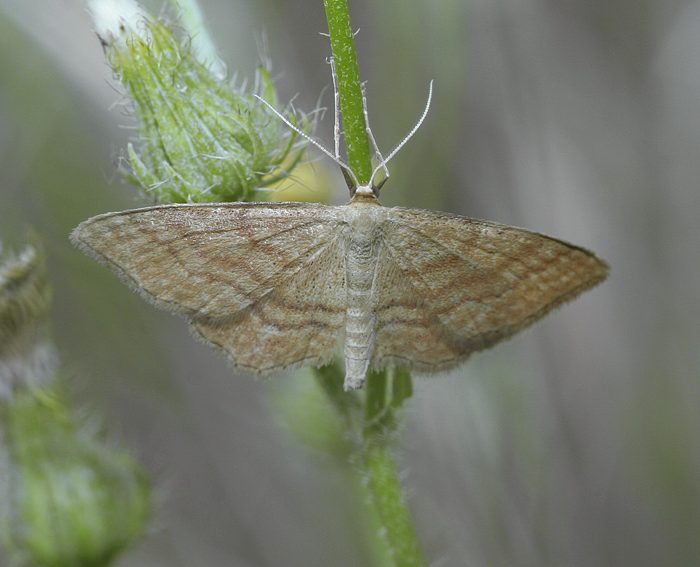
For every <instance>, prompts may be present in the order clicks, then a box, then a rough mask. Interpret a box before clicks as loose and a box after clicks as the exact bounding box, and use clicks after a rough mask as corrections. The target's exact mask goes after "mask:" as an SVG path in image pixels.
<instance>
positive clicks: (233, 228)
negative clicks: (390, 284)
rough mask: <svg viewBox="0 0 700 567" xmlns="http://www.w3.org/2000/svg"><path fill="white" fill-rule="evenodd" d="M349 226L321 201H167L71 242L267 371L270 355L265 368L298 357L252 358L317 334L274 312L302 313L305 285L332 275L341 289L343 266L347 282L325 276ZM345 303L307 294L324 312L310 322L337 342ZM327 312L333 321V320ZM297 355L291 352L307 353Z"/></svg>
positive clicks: (103, 223)
mask: <svg viewBox="0 0 700 567" xmlns="http://www.w3.org/2000/svg"><path fill="white" fill-rule="evenodd" d="M340 222H341V221H340V220H339V215H338V213H337V212H336V208H335V207H328V206H324V205H319V204H302V203H274V204H272V203H230V204H229V203H221V204H214V205H165V206H159V207H147V208H144V209H136V210H132V211H124V212H120V213H109V214H106V215H100V216H98V217H94V218H92V219H89V220H87V221H85V222H84V223H82V224H81V225H80V226H78V228H76V229H75V231H74V232H73V234H72V235H71V238H72V240H73V242H74V243H75V244H76V245H78V246H79V247H80V248H81V249H82V250H83V251H85V252H87V253H88V254H89V255H91V256H93V257H95V258H96V259H97V260H99V261H101V262H103V263H104V264H106V265H107V266H108V267H110V268H111V269H113V270H114V271H115V272H116V273H117V274H118V275H119V276H121V277H122V279H124V280H125V281H126V282H127V283H128V284H130V285H131V286H132V287H133V288H134V289H136V290H137V291H138V292H140V293H141V294H142V295H144V296H145V297H146V298H148V299H150V300H152V301H153V302H154V303H155V304H156V305H158V306H160V307H163V308H165V309H169V310H171V311H174V312H177V313H180V314H183V315H185V316H186V317H188V318H189V319H191V323H192V326H193V327H194V329H195V330H196V331H197V333H198V334H199V335H201V336H202V337H203V338H204V339H205V340H208V341H210V342H212V343H214V344H216V345H219V346H221V347H222V348H223V349H224V350H226V351H227V352H228V354H229V355H230V357H231V359H232V361H233V363H234V364H235V365H240V366H245V367H249V369H250V370H253V371H255V370H258V371H264V369H262V368H261V367H260V365H261V364H262V360H263V358H264V361H265V364H266V369H267V367H270V368H269V369H275V368H278V367H280V368H281V367H285V366H288V365H289V364H292V363H294V362H295V361H294V360H292V361H290V360H288V357H286V355H285V352H284V348H282V347H281V346H279V348H277V349H274V350H271V351H269V352H266V353H264V356H263V357H262V358H260V359H257V358H254V359H252V360H255V361H258V362H255V363H251V362H250V360H248V359H245V358H244V357H246V356H252V354H251V353H253V352H259V351H260V349H261V348H263V349H264V348H265V347H264V346H263V347H260V345H267V346H270V345H271V344H272V343H274V344H276V345H281V341H283V340H284V339H285V338H287V339H288V340H289V341H290V344H295V343H294V341H295V340H296V337H299V339H301V340H302V341H303V340H305V338H306V337H307V336H311V334H310V333H309V332H308V329H306V330H304V332H303V333H302V332H301V331H300V330H299V329H296V328H295V326H294V325H295V324H296V323H297V322H298V318H297V319H296V320H294V321H293V322H289V321H291V320H286V317H288V316H290V311H278V312H276V313H271V312H270V310H271V308H273V306H278V307H280V306H282V307H284V306H285V305H286V304H284V305H283V303H284V301H289V303H290V305H288V306H287V307H289V308H291V309H292V310H294V309H295V308H297V307H298V306H295V305H291V304H292V303H293V302H295V301H298V300H299V299H300V298H301V295H300V294H298V293H297V290H298V288H299V286H300V285H302V282H309V283H312V282H313V283H315V284H317V285H320V282H321V280H322V279H323V278H325V280H323V283H324V284H326V285H332V284H337V281H338V279H339V278H342V273H343V272H342V270H340V272H339V273H340V276H339V275H338V273H335V272H334V273H332V274H330V275H323V274H318V273H317V270H319V269H320V268H319V266H320V264H319V262H321V263H323V262H325V263H326V264H328V265H329V266H330V267H331V268H333V269H336V267H337V264H338V260H337V259H334V258H335V257H334V254H338V253H339V251H338V244H337V234H338V227H339V225H340ZM314 276H315V277H316V279H314ZM285 289H287V290H288V291H286V292H285ZM340 293H342V291H341V292H340ZM338 297H343V295H338V293H335V294H333V293H331V292H330V291H329V290H328V289H327V288H324V290H323V293H321V294H319V296H317V297H316V298H308V299H309V301H311V299H315V301H316V303H315V304H314V305H315V306H316V307H317V309H312V310H309V311H304V310H303V309H301V310H300V311H299V313H302V312H303V313H304V315H305V316H306V323H305V324H306V325H307V326H310V327H312V328H317V327H315V325H324V329H325V332H326V333H327V334H328V335H329V336H331V337H337V336H338V335H339V333H340V332H341V331H342V320H341V321H338V317H336V316H335V313H336V312H339V311H341V310H342V306H340V305H339V304H338ZM272 298H276V299H275V300H273V299H272ZM324 308H325V309H326V310H327V311H328V312H332V313H333V314H334V315H333V316H332V317H325V316H324V314H325V312H324V311H323V309H324ZM253 314H257V315H258V318H257V319H255V316H254V315H253ZM262 317H267V319H263V318H262ZM254 321H257V323H255V322H254ZM266 322H267V323H270V324H269V325H267V324H265V323H266ZM287 323H288V324H287ZM285 325H286V326H285ZM237 334H241V335H243V336H242V338H237V337H236V335H237ZM270 334H271V335H274V337H276V339H275V340H276V341H277V342H275V340H273V337H272V336H271V335H270ZM244 342H245V344H243V343H244ZM330 342H332V341H330V340H329V339H328V338H324V340H319V341H317V342H314V343H312V344H310V345H308V353H307V358H308V359H310V360H312V359H315V358H317V359H319V360H320V359H323V360H326V359H327V358H328V357H329V356H330V354H329V353H327V352H326V351H327V350H328V346H329V344H330ZM246 349H247V350H246ZM256 349H257V350H256ZM244 350H245V352H244ZM292 351H294V349H291V350H290V353H291V354H290V356H297V355H298V352H292ZM260 352H261V351H260ZM239 359H240V360H239ZM244 360H245V361H247V362H245V361H244ZM273 367H274V368H273Z"/></svg>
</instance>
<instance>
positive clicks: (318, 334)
mask: <svg viewBox="0 0 700 567" xmlns="http://www.w3.org/2000/svg"><path fill="white" fill-rule="evenodd" d="M343 251H344V246H343V244H342V241H341V239H340V238H339V236H338V235H337V234H336V235H335V236H334V238H333V239H332V240H331V241H330V242H329V243H327V244H326V245H325V246H324V247H322V248H318V249H316V250H314V251H312V252H311V253H310V254H309V256H308V257H307V258H306V259H305V261H304V262H303V263H302V264H300V266H299V268H300V269H297V270H293V271H287V272H285V273H284V274H281V278H282V281H280V282H279V285H278V286H277V287H276V288H275V289H273V290H272V291H271V292H270V293H268V294H267V295H265V296H264V297H263V298H262V299H260V300H259V301H256V302H255V303H252V304H250V305H249V306H248V307H246V308H245V309H243V310H242V311H240V312H239V313H238V314H237V315H236V316H235V317H234V318H232V319H230V320H224V321H222V320H216V319H196V320H195V321H193V322H192V326H193V328H194V329H195V330H196V331H197V332H198V333H199V334H200V335H201V336H202V337H204V339H206V340H207V341H209V342H211V343H213V344H215V345H217V346H219V347H221V348H222V349H224V350H225V351H226V352H227V353H228V355H229V357H230V358H231V360H232V361H233V362H234V364H235V365H236V366H239V367H241V368H243V369H245V370H246V371H248V372H254V373H259V374H267V373H271V372H275V371H277V370H281V369H283V368H295V367H298V366H302V365H313V366H321V365H323V364H327V363H328V362H330V360H331V358H332V356H333V353H334V352H335V351H336V350H337V348H338V346H339V344H338V343H339V341H340V339H341V337H342V334H343V329H344V321H345V310H346V305H347V303H346V292H345V260H344V253H343Z"/></svg>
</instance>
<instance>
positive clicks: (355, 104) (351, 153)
mask: <svg viewBox="0 0 700 567" xmlns="http://www.w3.org/2000/svg"><path fill="white" fill-rule="evenodd" d="M323 4H324V5H325V7H326V19H327V20H328V33H329V35H330V41H331V52H332V53H333V60H334V61H335V72H336V77H337V86H338V94H339V96H340V114H341V116H342V124H343V136H344V137H345V151H346V152H347V155H348V165H349V166H350V169H352V171H353V173H354V174H355V175H356V176H357V180H358V181H359V182H360V183H369V178H370V176H371V175H372V161H371V158H370V151H369V141H368V139H367V125H366V123H365V115H364V112H363V108H362V88H361V86H360V72H359V69H358V66H357V54H356V52H355V40H354V38H353V33H352V28H351V27H350V12H349V10H348V5H347V2H346V0H323Z"/></svg>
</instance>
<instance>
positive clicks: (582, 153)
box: [0, 0, 700, 567]
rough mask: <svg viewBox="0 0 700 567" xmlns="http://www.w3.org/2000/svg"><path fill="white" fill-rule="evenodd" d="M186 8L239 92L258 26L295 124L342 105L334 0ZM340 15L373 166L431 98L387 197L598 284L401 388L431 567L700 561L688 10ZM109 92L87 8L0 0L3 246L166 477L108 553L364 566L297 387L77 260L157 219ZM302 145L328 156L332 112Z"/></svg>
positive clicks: (698, 43) (529, 1)
mask: <svg viewBox="0 0 700 567" xmlns="http://www.w3.org/2000/svg"><path fill="white" fill-rule="evenodd" d="M146 6H147V7H149V8H150V9H151V11H152V12H153V13H158V12H159V11H160V10H161V9H162V3H160V2H150V3H146ZM201 6H202V9H203V11H204V13H205V17H206V20H207V22H208V23H209V25H210V28H211V32H212V34H213V36H214V38H215V40H216V41H217V43H218V46H219V48H220V53H221V55H222V57H223V59H224V60H225V61H226V62H227V64H228V68H229V74H233V73H234V72H235V73H237V74H238V76H239V77H241V78H242V77H250V78H252V76H253V73H254V70H255V67H256V65H257V63H258V61H259V58H258V53H259V49H258V46H259V44H260V39H261V38H262V37H263V36H265V37H266V38H267V44H268V47H267V53H268V55H269V57H270V58H271V60H272V62H273V72H274V74H275V76H276V77H277V86H278V88H279V91H280V97H281V100H283V101H286V100H289V99H291V98H292V97H294V96H296V97H297V98H296V99H295V106H297V107H298V108H300V109H303V110H311V109H313V108H314V106H315V105H316V101H317V100H318V97H319V94H320V93H321V92H322V91H323V89H324V88H325V89H326V90H325V95H324V97H323V98H322V99H321V101H322V104H325V105H326V106H327V105H330V104H332V96H331V90H329V87H330V85H331V79H330V70H329V67H328V65H327V64H326V58H327V57H328V55H329V53H330V48H329V46H328V44H327V38H324V37H323V36H322V35H320V32H323V31H325V29H326V26H325V17H324V11H323V5H322V2H321V0H255V1H253V0H201ZM350 8H351V13H352V18H353V22H354V25H355V26H357V27H359V28H360V32H359V35H358V36H357V42H358V50H359V61H360V70H361V75H362V77H363V78H364V79H366V80H367V81H368V86H367V94H368V106H369V113H370V120H371V124H372V127H373V131H374V134H375V137H376V138H377V140H378V143H379V145H380V147H381V148H383V149H384V150H385V151H387V150H389V149H391V148H392V147H393V146H394V144H395V143H396V142H397V141H398V140H400V139H401V137H402V136H403V135H404V134H405V133H406V132H407V131H408V129H409V128H410V127H411V126H412V125H413V123H414V122H415V120H416V119H417V117H418V116H419V114H420V111H421V109H422V107H423V105H424V103H425V99H426V96H427V87H428V82H429V81H430V79H434V80H435V95H434V101H433V107H432V110H431V112H430V115H429V116H428V119H427V120H426V123H425V125H424V126H423V127H422V129H421V131H420V132H419V133H418V135H417V136H416V137H415V138H414V140H413V141H412V142H411V143H410V144H409V145H408V146H407V147H406V148H405V149H404V150H403V151H402V152H401V153H400V154H399V155H398V156H397V157H396V158H395V160H394V161H393V163H392V168H391V180H390V182H389V183H388V184H387V185H386V186H385V188H384V190H383V192H382V201H383V203H384V204H386V205H398V204H400V205H404V206H412V207H423V208H434V209H442V210H446V211H450V212H454V213H459V214H463V215H468V216H473V217H479V218H487V219H492V220H496V221H499V222H503V223H507V224H512V225H516V226H523V227H527V228H529V229H532V230H536V231H538V232H543V233H547V234H552V235H556V236H557V237H559V238H562V239H565V240H568V241H571V242H573V243H576V244H578V245H581V246H585V247H587V248H590V249H592V250H594V251H595V252H596V253H597V254H598V255H599V256H601V257H602V258H604V259H606V260H607V261H608V262H609V263H610V264H611V267H612V272H611V277H610V279H609V280H608V281H607V282H605V283H604V284H603V285H601V286H599V287H598V288H596V289H594V290H593V291H591V292H588V293H586V294H585V295H584V296H583V297H581V298H580V299H578V300H577V301H575V302H574V303H572V304H569V305H566V306H564V307H563V308H561V309H559V310H558V311H557V312H555V313H553V314H551V315H549V316H548V317H547V318H546V319H545V320H544V321H542V322H540V323H538V324H537V325H535V327H534V328H532V329H529V330H527V331H526V332H524V333H522V334H520V335H518V336H517V337H516V338H514V339H512V340H510V341H509V342H507V343H506V344H503V345H500V346H498V347H497V348H495V349H494V350H492V351H489V352H486V353H481V354H478V355H475V356H474V357H473V358H472V359H471V360H470V362H469V363H468V364H466V365H465V366H464V367H462V368H461V369H459V370H458V371H455V372H453V373H451V374H450V375H447V376H440V377H431V378H417V379H416V380H415V383H416V392H415V394H414V397H413V398H412V399H411V401H410V403H409V406H408V408H407V410H406V411H405V413H406V415H405V422H406V425H405V427H404V430H403V432H402V437H401V447H400V450H399V452H398V455H399V458H400V461H401V464H402V469H403V470H404V471H405V476H406V480H405V482H406V484H407V486H409V488H410V494H411V496H410V504H411V508H412V510H413V511H414V514H415V519H416V522H417V524H418V527H419V531H420V537H421V541H422V544H423V547H424V549H425V551H426V554H427V555H428V557H429V558H430V560H431V562H432V565H435V566H438V565H439V566H440V567H456V566H463V565H469V566H483V565H492V566H518V567H519V566H540V567H541V566H550V565H551V566H579V565H580V566H584V565H585V566H591V565H596V566H598V565H601V566H607V565H615V566H620V565H635V566H659V565H664V566H667V565H673V566H676V565H677V566H689V565H698V564H700V537H698V534H700V371H699V369H700V323H698V321H699V320H700V254H699V249H700V223H698V221H697V216H698V214H700V190H699V187H698V180H699V179H700V3H698V2H695V1H692V0H666V1H665V2H656V1H652V0H634V1H633V0H617V1H615V2H610V1H607V0H557V1H551V0H519V1H517V2H515V1H508V0H489V1H486V0H441V1H439V2H424V1H421V0H374V1H369V0H351V1H350ZM120 92H121V91H120V89H119V87H118V85H116V84H115V80H114V79H113V77H112V73H111V71H110V69H109V68H108V67H107V65H106V64H105V62H104V59H103V54H102V49H101V46H100V43H99V41H98V40H97V38H96V37H95V35H94V33H93V32H92V23H91V21H90V18H89V16H88V14H87V13H86V11H85V7H84V5H83V3H82V2H80V1H78V0H0V240H2V241H3V242H4V244H5V245H6V247H14V248H15V249H18V248H19V247H20V246H21V245H22V243H23V242H24V240H25V236H26V231H27V228H28V227H32V228H33V229H34V230H35V231H36V232H38V234H39V235H40V237H41V238H42V240H43V242H44V243H45V245H46V247H47V249H48V254H49V260H50V271H51V277H52V280H53V284H54V289H55V296H56V297H55V307H54V320H53V333H54V339H55V341H56V343H57V345H58V347H59V349H60V352H61V356H62V360H63V365H64V369H65V372H66V373H67V374H68V375H69V377H70V380H71V384H72V386H73V388H74V393H75V397H76V398H77V399H78V400H80V401H82V402H86V403H88V404H90V405H91V406H92V407H93V408H96V410H97V411H98V412H100V413H102V414H103V415H105V416H106V421H107V423H108V426H109V429H110V431H111V432H112V433H113V435H115V436H116V437H118V439H119V440H120V442H121V443H122V444H124V445H126V446H128V447H130V448H132V450H133V451H134V453H135V454H136V455H138V457H139V458H140V459H141V460H142V461H143V462H144V464H145V466H146V467H147V469H148V470H149V471H150V473H151V474H152V476H153V478H154V479H155V481H156V484H157V485H158V491H159V503H158V511H157V513H156V517H155V520H154V522H153V524H152V527H151V530H150V532H149V534H148V535H147V537H146V538H144V539H143V540H142V542H141V543H140V545H139V546H138V547H136V548H135V549H133V550H131V551H130V552H129V553H128V554H126V555H124V556H123V557H122V558H121V559H120V561H119V563H118V564H119V565H121V566H124V567H126V566H138V567H140V566H149V567H157V566H160V565H163V566H165V565H168V566H176V565H177V566H193V565H197V566H200V565H202V566H207V567H218V566H231V565H235V566H256V567H258V566H260V567H262V566H278V565H285V566H309V565H335V566H348V567H349V566H356V565H362V564H364V563H365V561H366V557H367V554H368V551H367V549H366V544H365V543H364V540H363V537H362V529H361V526H358V521H359V519H360V517H361V516H360V515H359V514H358V512H357V510H356V508H355V506H354V503H353V502H352V498H353V493H352V491H348V490H347V489H346V487H347V483H348V479H347V476H346V474H347V471H344V470H342V468H340V467H338V466H336V465H335V464H334V463H333V461H332V460H330V459H327V458H324V457H323V456H321V455H319V454H315V453H313V452H312V451H309V450H308V449H306V448H304V446H302V445H301V444H300V443H298V442H297V440H296V439H295V437H294V435H293V434H292V433H291V431H290V426H289V419H290V411H289V408H287V409H284V408H282V406H284V404H285V402H284V400H285V397H286V396H288V395H289V392H288V390H289V389H290V388H292V387H294V386H293V385H294V384H298V383H299V381H303V380H308V377H305V376H303V375H297V376H290V377H280V378H277V379H274V380H268V381H261V380H254V379H252V378H249V377H245V376H236V375H233V373H232V372H231V370H230V369H229V368H228V367H227V364H226V362H225V361H224V360H223V359H222V358H220V357H219V356H218V355H217V354H216V353H215V352H214V351H212V350H210V349H209V348H207V347H206V346H203V345H201V344H199V343H198V342H196V341H194V340H193V339H192V338H191V337H190V336H189V333H188V331H187V328H186V324H185V322H184V321H182V320H180V319H178V318H175V317H173V316H170V315H169V314H167V313H163V312H160V311H157V310H155V309H153V308H152V307H151V306H150V305H149V304H147V303H145V302H143V301H142V300H141V299H140V298H139V297H138V296H136V295H135V294H133V293H131V292H130V291H129V290H128V289H127V288H126V287H124V286H122V285H121V284H120V283H119V281H118V280H117V278H115V277H114V276H113V275H112V274H111V273H109V272H108V271H107V270H105V269H103V268H102V267H100V266H98V265H97V264H96V263H94V262H92V261H90V260H89V259H87V258H86V257H84V256H82V255H81V254H80V253H79V252H78V251H76V250H75V249H73V248H72V247H71V246H70V245H69V243H68V240H67V235H68V233H69V231H70V230H71V229H72V228H73V227H74V226H75V225H77V224H78V223H79V222H80V221H82V220H84V219H86V218H88V217H90V216H93V215H95V214H98V213H102V212H107V211H113V210H119V209H124V208H132V207H136V206H141V205H144V204H146V203H144V201H143V200H141V198H140V197H139V196H138V194H137V193H136V191H135V190H134V189H133V188H131V187H129V186H128V185H126V184H125V183H124V182H123V181H122V180H121V179H120V177H119V175H118V174H117V173H116V166H117V162H118V159H119V156H120V155H121V153H122V152H123V150H124V148H125V146H126V143H127V141H128V140H129V139H130V138H131V137H132V136H133V131H132V130H131V128H132V127H133V121H132V119H131V118H130V117H129V116H128V115H126V114H125V113H124V112H123V110H122V107H121V106H120V105H119V104H117V103H119V101H120V100H121V94H120ZM317 134H318V137H319V138H320V139H322V140H323V141H325V143H326V145H328V146H331V145H332V115H331V114H327V116H326V119H325V120H324V121H323V123H322V124H321V125H320V127H319V129H318V132H317ZM313 167H314V176H316V179H317V180H318V181H317V184H318V188H314V187H313V182H311V183H310V184H309V185H310V186H309V187H308V188H307V189H306V191H309V192H310V193H311V197H310V198H313V192H314V191H318V193H319V198H321V197H323V196H324V195H326V194H327V192H328V191H330V193H331V194H332V195H333V197H332V199H333V200H334V201H336V202H342V201H343V200H344V199H345V198H346V197H347V194H346V191H347V190H346V189H345V186H344V183H343V181H342V178H341V176H340V175H338V172H337V171H335V167H334V166H333V164H332V163H329V162H328V161H315V162H314V166H313ZM312 179H313V177H312ZM281 408H282V409H281ZM291 419H294V418H293V417H291Z"/></svg>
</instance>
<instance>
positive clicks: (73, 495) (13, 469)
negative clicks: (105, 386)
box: [0, 388, 150, 567]
mask: <svg viewBox="0 0 700 567" xmlns="http://www.w3.org/2000/svg"><path fill="white" fill-rule="evenodd" d="M0 425H1V426H2V427H0V436H1V437H0V441H1V443H0V478H1V479H2V480H1V481H0V491H1V492H0V503H1V504H0V519H1V520H2V521H1V523H0V537H1V538H2V541H3V543H4V547H5V549H6V550H7V551H8V552H9V556H10V558H11V561H12V562H13V564H16V565H31V566H41V567H64V566H65V567H98V566H107V565H109V564H110V563H111V562H112V560H113V559H114V558H115V557H116V556H117V555H118V554H119V553H120V552H121V551H123V550H124V548H126V547H127V546H129V545H130V544H131V543H132V542H133V540H134V539H135V538H137V537H138V536H139V535H141V533H142V532H143V530H144V527H145V525H146V521H147V519H148V515H149V508H150V496H149V484H148V482H147V480H146V478H145V476H144V474H143V473H142V471H141V469H140V468H139V466H138V465H137V463H136V461H135V460H134V459H133V458H132V457H131V456H129V455H127V454H124V453H122V452H119V451H117V450H115V449H114V448H112V447H109V446H106V445H105V444H104V443H103V442H102V441H101V440H99V439H98V437H97V435H96V433H95V431H94V427H93V428H91V427H89V426H86V425H85V424H83V423H79V422H78V420H76V419H75V418H74V417H73V416H72V414H71V413H70V412H69V410H68V408H67V406H66V405H65V404H64V402H63V400H62V396H61V395H60V393H59V392H58V391H57V390H55V389H53V390H37V389H30V388H23V389H18V390H17V391H16V392H15V394H14V396H13V398H12V400H11V401H7V400H5V401H0Z"/></svg>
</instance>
